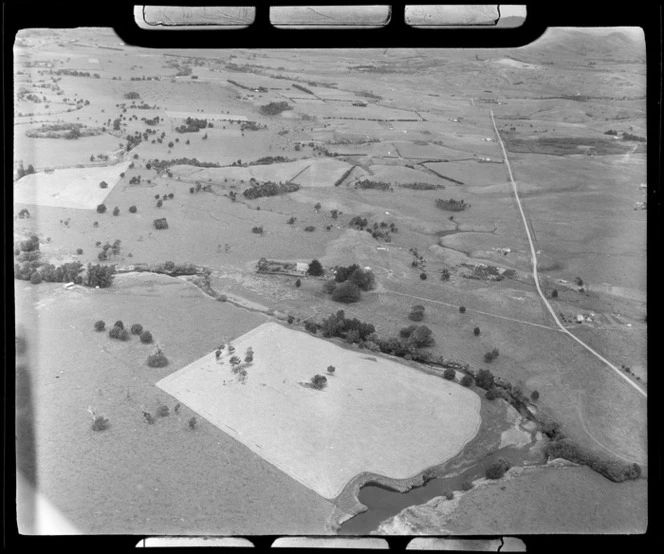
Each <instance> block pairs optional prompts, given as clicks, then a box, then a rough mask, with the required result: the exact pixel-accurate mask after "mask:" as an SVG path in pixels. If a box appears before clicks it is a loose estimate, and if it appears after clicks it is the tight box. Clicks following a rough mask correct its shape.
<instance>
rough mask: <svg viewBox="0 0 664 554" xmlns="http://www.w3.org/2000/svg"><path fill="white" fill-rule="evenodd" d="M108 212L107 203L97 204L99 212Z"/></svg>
mask: <svg viewBox="0 0 664 554" xmlns="http://www.w3.org/2000/svg"><path fill="white" fill-rule="evenodd" d="M105 212H106V205H105V204H99V205H98V206H97V213H99V214H103V213H105Z"/></svg>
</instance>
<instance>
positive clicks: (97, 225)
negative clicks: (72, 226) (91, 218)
mask: <svg viewBox="0 0 664 554" xmlns="http://www.w3.org/2000/svg"><path fill="white" fill-rule="evenodd" d="M92 226H93V227H99V221H95V222H94V223H93V224H92ZM97 246H99V245H97Z"/></svg>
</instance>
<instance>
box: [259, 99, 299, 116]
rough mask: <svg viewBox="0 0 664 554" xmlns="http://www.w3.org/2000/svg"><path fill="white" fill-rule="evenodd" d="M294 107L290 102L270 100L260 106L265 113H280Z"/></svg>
mask: <svg viewBox="0 0 664 554" xmlns="http://www.w3.org/2000/svg"><path fill="white" fill-rule="evenodd" d="M292 109H293V107H292V106H291V105H290V104H288V102H270V103H269V104H264V105H263V106H261V107H260V108H259V111H260V113H261V114H263V115H278V114H280V113H281V112H283V111H285V110H292Z"/></svg>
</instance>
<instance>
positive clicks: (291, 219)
mask: <svg viewBox="0 0 664 554" xmlns="http://www.w3.org/2000/svg"><path fill="white" fill-rule="evenodd" d="M296 219H297V218H295V217H291V218H290V219H289V220H288V221H287V222H286V223H288V225H293V224H294V223H295V221H296Z"/></svg>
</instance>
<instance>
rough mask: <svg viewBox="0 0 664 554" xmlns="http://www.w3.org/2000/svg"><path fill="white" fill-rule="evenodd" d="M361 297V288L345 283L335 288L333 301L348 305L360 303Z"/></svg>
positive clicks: (348, 282) (349, 282)
mask: <svg viewBox="0 0 664 554" xmlns="http://www.w3.org/2000/svg"><path fill="white" fill-rule="evenodd" d="M361 296H362V294H361V292H360V287H358V286H357V285H356V284H355V283H353V282H351V281H345V282H343V283H341V284H339V285H337V286H335V287H334V290H333V291H332V300H334V301H335V302H344V303H346V304H350V303H352V302H358V301H359V300H360V298H361Z"/></svg>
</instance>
